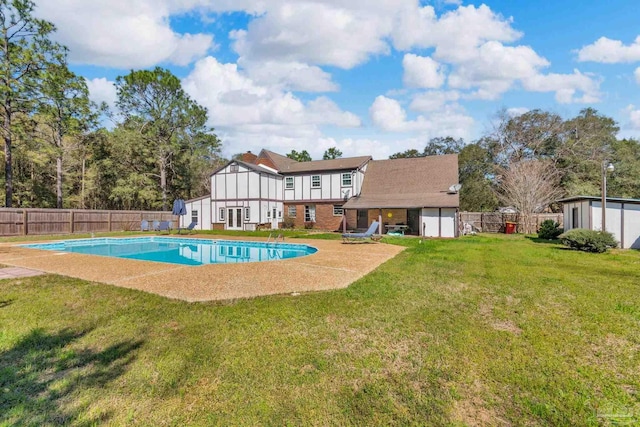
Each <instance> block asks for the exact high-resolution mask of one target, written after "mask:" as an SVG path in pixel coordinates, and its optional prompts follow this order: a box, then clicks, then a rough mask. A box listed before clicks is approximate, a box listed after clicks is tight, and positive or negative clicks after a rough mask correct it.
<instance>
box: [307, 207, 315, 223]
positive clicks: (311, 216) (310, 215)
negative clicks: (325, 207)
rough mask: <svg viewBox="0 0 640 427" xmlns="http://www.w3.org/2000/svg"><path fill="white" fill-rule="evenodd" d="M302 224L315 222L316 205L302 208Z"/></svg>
mask: <svg viewBox="0 0 640 427" xmlns="http://www.w3.org/2000/svg"><path fill="white" fill-rule="evenodd" d="M304 222H316V205H305V206H304Z"/></svg>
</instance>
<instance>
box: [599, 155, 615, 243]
mask: <svg viewBox="0 0 640 427" xmlns="http://www.w3.org/2000/svg"><path fill="white" fill-rule="evenodd" d="M614 170H615V168H614V167H613V164H612V163H611V162H608V161H607V160H603V161H602V228H601V230H602V232H605V231H607V172H613V171H614Z"/></svg>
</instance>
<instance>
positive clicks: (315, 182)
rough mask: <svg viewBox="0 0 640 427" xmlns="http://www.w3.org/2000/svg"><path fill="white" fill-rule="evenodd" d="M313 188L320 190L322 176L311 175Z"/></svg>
mask: <svg viewBox="0 0 640 427" xmlns="http://www.w3.org/2000/svg"><path fill="white" fill-rule="evenodd" d="M311 188H320V175H311Z"/></svg>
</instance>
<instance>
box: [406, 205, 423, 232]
mask: <svg viewBox="0 0 640 427" xmlns="http://www.w3.org/2000/svg"><path fill="white" fill-rule="evenodd" d="M407 225H408V226H409V230H410V233H411V234H420V209H408V210H407Z"/></svg>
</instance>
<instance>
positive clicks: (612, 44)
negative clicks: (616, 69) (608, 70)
mask: <svg viewBox="0 0 640 427" xmlns="http://www.w3.org/2000/svg"><path fill="white" fill-rule="evenodd" d="M578 61H582V62H585V61H593V62H602V63H607V64H616V63H622V62H636V61H640V36H638V37H636V39H635V40H634V41H633V43H631V44H630V45H624V44H623V43H622V42H621V41H620V40H612V39H609V38H607V37H600V38H599V39H598V40H596V41H595V42H594V43H593V44H590V45H587V46H584V47H583V48H582V49H579V50H578Z"/></svg>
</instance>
